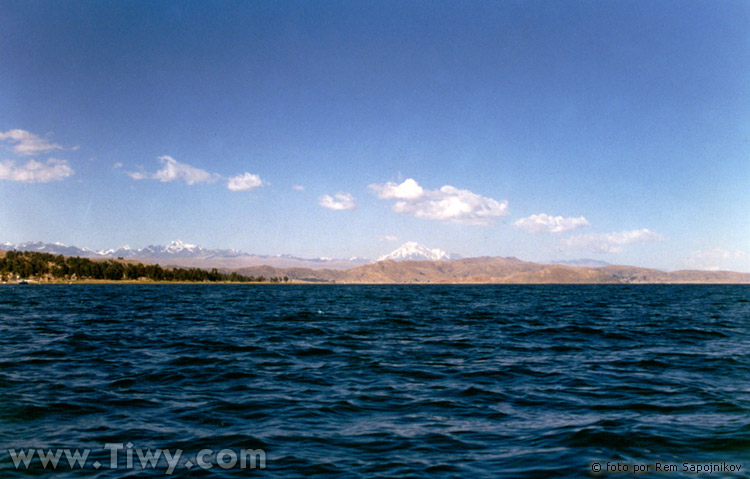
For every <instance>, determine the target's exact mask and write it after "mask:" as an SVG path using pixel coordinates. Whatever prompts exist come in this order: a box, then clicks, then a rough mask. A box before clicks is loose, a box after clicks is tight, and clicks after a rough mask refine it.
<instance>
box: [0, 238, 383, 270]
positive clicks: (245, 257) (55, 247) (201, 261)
mask: <svg viewBox="0 0 750 479" xmlns="http://www.w3.org/2000/svg"><path fill="white" fill-rule="evenodd" d="M0 248H2V249H5V250H16V251H34V252H38V253H50V254H55V255H58V254H61V255H64V256H80V257H82V258H125V259H133V260H138V261H142V262H144V263H162V264H168V265H173V266H183V267H196V268H225V269H232V268H241V267H247V266H256V265H270V266H274V267H278V268H296V267H303V268H315V269H320V268H329V269H346V268H354V267H357V266H360V265H363V264H367V263H370V262H371V260H369V259H366V258H348V259H338V258H299V257H296V256H292V255H288V254H285V255H277V256H264V255H255V254H249V253H245V252H242V251H237V250H233V249H207V248H203V247H201V246H197V245H194V244H189V243H185V242H183V241H180V240H176V241H171V242H170V243H169V244H167V245H164V246H162V245H149V246H146V247H144V248H131V247H130V246H128V245H125V246H121V247H119V248H109V249H103V250H94V249H91V248H79V247H76V246H68V245H65V244H62V243H43V242H40V241H30V242H26V243H19V244H11V243H2V244H0Z"/></svg>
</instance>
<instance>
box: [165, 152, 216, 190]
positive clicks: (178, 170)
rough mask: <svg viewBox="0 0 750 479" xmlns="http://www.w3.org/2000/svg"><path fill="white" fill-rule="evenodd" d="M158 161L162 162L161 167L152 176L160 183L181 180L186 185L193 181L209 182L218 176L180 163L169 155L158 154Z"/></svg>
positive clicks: (191, 183) (193, 182)
mask: <svg viewBox="0 0 750 479" xmlns="http://www.w3.org/2000/svg"><path fill="white" fill-rule="evenodd" d="M159 162H161V164H162V169H161V170H159V171H157V172H156V173H154V176H153V178H154V179H155V180H159V181H161V182H162V183H168V182H170V181H176V180H182V181H184V182H185V183H187V184H188V185H194V184H195V183H210V182H213V181H216V180H217V179H218V178H219V175H216V174H214V173H209V172H208V171H206V170H201V169H200V168H196V167H194V166H190V165H188V164H186V163H180V162H179V161H177V160H175V159H174V158H172V157H171V156H167V155H164V156H160V157H159Z"/></svg>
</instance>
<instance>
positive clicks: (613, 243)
mask: <svg viewBox="0 0 750 479" xmlns="http://www.w3.org/2000/svg"><path fill="white" fill-rule="evenodd" d="M663 239H664V237H663V236H662V235H660V234H659V233H655V232H653V231H650V230H648V229H640V230H631V231H619V232H614V233H592V234H585V235H575V236H571V237H570V238H567V239H565V240H563V245H565V246H567V247H570V248H574V249H580V250H586V251H591V252H594V253H617V252H620V251H622V248H623V246H626V245H629V244H633V243H652V242H654V241H661V240H663Z"/></svg>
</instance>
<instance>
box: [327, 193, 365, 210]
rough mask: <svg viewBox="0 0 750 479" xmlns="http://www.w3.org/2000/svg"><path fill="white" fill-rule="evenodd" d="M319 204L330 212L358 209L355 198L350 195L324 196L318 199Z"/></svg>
mask: <svg viewBox="0 0 750 479" xmlns="http://www.w3.org/2000/svg"><path fill="white" fill-rule="evenodd" d="M318 204H319V205H320V206H322V207H323V208H328V209H329V210H336V211H342V210H353V209H354V208H356V206H357V205H356V203H355V202H354V197H353V196H352V195H350V194H349V193H336V194H335V195H333V196H330V195H323V196H321V197H320V198H319V199H318Z"/></svg>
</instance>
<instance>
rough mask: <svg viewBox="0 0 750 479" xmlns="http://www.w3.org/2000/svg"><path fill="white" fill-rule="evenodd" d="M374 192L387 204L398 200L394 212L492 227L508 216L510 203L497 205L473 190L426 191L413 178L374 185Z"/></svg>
mask: <svg viewBox="0 0 750 479" xmlns="http://www.w3.org/2000/svg"><path fill="white" fill-rule="evenodd" d="M370 189H371V190H373V191H374V192H375V193H377V195H378V197H379V198H381V199H385V200H398V201H396V203H395V204H394V205H393V211H395V212H397V213H405V214H410V215H413V216H416V217H417V218H424V219H430V220H444V221H454V222H460V223H470V224H478V225H488V224H490V223H491V222H492V221H493V220H494V219H495V218H498V217H501V216H506V215H507V214H508V202H507V201H497V200H494V199H492V198H487V197H485V196H481V195H478V194H476V193H473V192H471V191H469V190H460V189H458V188H455V187H453V186H450V185H445V186H443V187H442V188H440V189H439V190H425V189H423V188H422V187H421V186H419V184H418V183H417V182H416V181H414V180H413V179H412V178H409V179H407V180H405V181H404V182H403V183H401V184H396V183H392V182H388V183H384V184H372V185H370Z"/></svg>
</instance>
